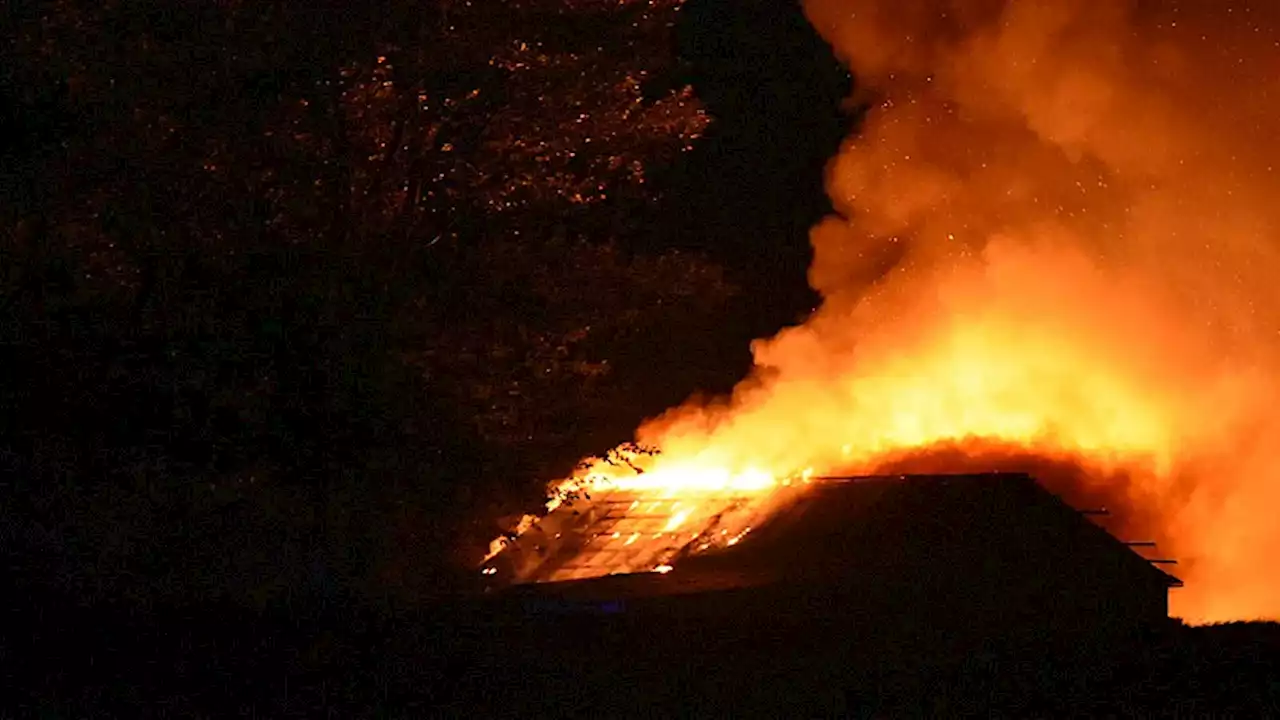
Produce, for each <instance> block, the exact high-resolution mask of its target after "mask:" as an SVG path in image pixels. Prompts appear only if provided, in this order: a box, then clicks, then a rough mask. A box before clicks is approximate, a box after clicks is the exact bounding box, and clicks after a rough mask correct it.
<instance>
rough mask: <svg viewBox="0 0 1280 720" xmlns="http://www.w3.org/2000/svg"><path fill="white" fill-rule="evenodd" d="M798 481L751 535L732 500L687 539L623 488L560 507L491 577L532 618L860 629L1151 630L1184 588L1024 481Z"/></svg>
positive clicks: (717, 503)
mask: <svg viewBox="0 0 1280 720" xmlns="http://www.w3.org/2000/svg"><path fill="white" fill-rule="evenodd" d="M792 487H794V489H788V488H787V487H784V488H782V489H781V490H780V491H779V492H780V493H781V494H785V495H787V497H786V498H783V499H780V502H783V503H785V508H784V509H782V510H780V511H777V512H773V513H771V514H770V515H769V517H768V518H767V519H765V520H764V521H763V522H762V523H761V524H760V525H759V526H758V527H753V526H752V525H743V524H742V523H743V522H754V520H752V519H751V518H750V517H749V516H750V514H751V513H750V511H749V510H748V511H746V515H745V516H744V515H741V513H742V512H743V506H744V504H743V500H742V498H735V497H733V496H732V494H729V495H723V496H720V497H716V498H711V499H706V500H704V502H703V503H701V504H700V505H699V506H698V508H699V510H698V513H697V515H696V517H695V513H693V512H689V513H687V514H686V515H685V517H684V518H683V520H682V522H681V523H680V529H683V530H684V532H678V531H676V530H674V529H673V530H667V531H665V532H664V528H666V527H668V526H670V525H671V524H672V523H671V516H670V515H669V514H664V512H663V506H664V503H666V504H667V505H670V504H672V503H673V502H677V501H671V500H665V501H664V500H654V499H652V498H651V497H650V498H641V497H638V496H637V495H636V493H634V492H623V493H618V494H616V495H613V496H606V497H603V498H600V499H596V500H594V501H588V500H586V499H583V500H581V501H579V502H577V503H567V504H565V505H564V506H562V507H560V508H557V509H556V510H555V511H553V512H552V513H551V514H550V515H548V517H547V518H546V520H544V521H543V523H544V524H545V525H546V526H547V527H545V528H543V529H539V530H533V529H531V530H530V531H528V532H526V533H525V534H524V535H522V536H521V538H520V539H519V540H517V541H516V542H514V543H512V544H511V545H510V546H509V547H508V548H507V550H506V551H505V552H503V553H499V554H498V555H497V556H495V557H494V558H492V559H491V561H490V563H491V564H490V565H489V566H488V567H489V568H490V572H492V575H491V577H493V578H494V579H495V580H499V579H500V578H504V577H505V578H507V579H509V580H510V581H513V582H515V583H517V584H516V585H515V586H514V587H512V588H510V589H509V590H508V593H510V594H512V595H514V596H516V597H520V598H523V599H524V600H525V601H526V603H528V604H527V607H531V608H534V609H537V610H546V609H548V608H551V607H555V608H558V609H560V610H572V611H584V610H588V611H597V612H599V611H608V612H612V613H617V612H625V613H627V614H629V615H640V616H651V615H653V614H657V615H660V616H664V617H672V618H684V619H698V620H699V621H706V620H712V621H714V620H715V619H717V618H721V619H729V620H732V621H733V622H734V623H740V622H742V621H743V620H744V618H748V619H749V618H753V617H754V618H757V619H759V620H760V621H763V622H767V623H770V624H773V625H778V624H779V623H781V624H784V625H785V624H786V623H788V622H789V621H796V622H803V623H811V622H813V621H815V620H817V621H819V622H823V623H825V624H827V625H828V626H831V625H836V626H839V627H841V628H842V629H843V630H844V631H849V632H853V633H854V634H858V627H859V626H860V625H861V626H863V627H867V628H871V627H874V628H875V629H876V630H877V632H883V631H886V630H892V631H895V632H896V631H900V630H904V629H906V630H912V629H919V630H922V631H925V632H928V631H936V630H942V631H945V632H947V633H948V634H949V635H950V634H953V633H954V632H955V631H956V630H959V629H965V630H971V631H975V632H978V633H979V634H982V635H985V634H987V633H989V632H994V631H999V632H1006V631H1009V630H1018V629H1026V630H1032V631H1037V632H1038V631H1039V630H1040V629H1042V628H1049V627H1052V628H1053V630H1054V632H1056V633H1061V632H1063V631H1066V632H1072V633H1077V632H1090V631H1094V630H1099V629H1124V628H1137V627H1150V626H1153V625H1156V624H1158V623H1160V622H1162V621H1164V620H1165V619H1167V616H1168V599H1167V595H1168V591H1169V589H1170V588H1171V587H1177V586H1179V585H1180V582H1179V581H1178V580H1177V579H1176V578H1174V577H1173V576H1171V575H1169V574H1167V573H1165V572H1163V571H1162V570H1161V569H1160V568H1158V567H1156V566H1155V565H1154V564H1153V562H1161V561H1159V560H1151V559H1148V558H1145V557H1143V556H1142V555H1140V554H1139V553H1138V552H1137V551H1135V549H1134V548H1133V547H1132V546H1131V545H1130V544H1126V543H1124V542H1121V541H1120V540H1118V539H1116V538H1115V537H1113V536H1112V535H1111V534H1110V533H1108V532H1107V531H1106V530H1105V529H1103V528H1102V527H1100V526H1099V524H1097V523H1095V522H1094V521H1092V520H1091V519H1090V518H1089V517H1086V516H1085V514H1084V513H1082V512H1080V511H1077V510H1076V509H1073V508H1072V507H1070V506H1069V505H1067V504H1066V503H1064V502H1063V501H1061V500H1060V499H1059V498H1058V497H1056V496H1055V495H1053V494H1051V493H1050V492H1048V491H1047V490H1045V489H1043V488H1042V487H1041V486H1040V485H1039V484H1037V483H1036V482H1035V481H1034V480H1033V479H1032V478H1031V477H1030V476H1028V475H1024V474H1004V473H991V474H975V475H934V476H923V475H914V476H886V477H860V478H825V479H814V480H812V481H811V482H808V483H804V482H802V483H800V484H798V485H796V486H792ZM686 502H687V501H686ZM677 504H678V503H677ZM575 505H577V506H578V507H575ZM746 506H747V507H750V504H749V503H748V504H746ZM666 510H667V511H668V512H670V511H671V510H673V508H671V507H667V508H666ZM674 512H675V513H676V514H677V516H679V514H680V513H681V512H682V511H681V510H680V509H679V508H674ZM735 512H737V513H739V515H738V516H737V518H736V519H734V520H728V518H730V517H731V516H733V515H734V513H735ZM686 523H687V524H686ZM547 533H550V536H549V540H548V538H547ZM655 571H656V572H655Z"/></svg>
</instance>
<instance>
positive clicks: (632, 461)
mask: <svg viewBox="0 0 1280 720" xmlns="http://www.w3.org/2000/svg"><path fill="white" fill-rule="evenodd" d="M805 7H806V11H807V13H808V15H809V17H810V19H811V20H812V21H813V23H814V25H815V27H816V28H817V29H818V30H819V32H820V33H822V34H823V36H824V37H826V38H827V39H828V40H829V41H830V42H831V43H832V45H833V46H834V47H835V49H836V51H837V53H838V54H839V56H840V57H841V58H842V59H844V60H845V61H846V62H848V63H849V64H850V66H851V67H852V68H853V70H854V71H855V73H856V74H857V75H858V78H859V88H858V89H859V92H860V93H862V94H861V95H859V96H856V97H861V98H862V99H863V100H864V101H865V102H866V103H867V107H868V110H867V113H866V116H865V118H864V120H863V122H862V123H861V126H860V128H859V129H858V131H857V132H855V133H854V134H853V135H852V136H851V137H850V139H849V140H848V141H846V143H845V144H844V146H843V147H842V148H841V150H840V152H839V154H838V155H837V157H836V158H835V159H834V160H833V161H832V163H831V165H830V167H829V169H828V176H827V186H828V190H829V193H830V195H831V198H832V201H833V205H834V207H835V209H836V213H837V214H835V215H833V216H831V217H829V218H827V219H825V220H824V221H822V222H821V223H820V224H819V225H817V226H816V227H815V228H814V229H813V232H812V235H811V239H812V243H813V247H814V261H813V265H812V268H811V270H810V277H809V279H810V283H811V284H812V285H813V287H814V288H815V289H816V290H818V291H819V292H820V293H821V294H822V296H823V304H822V306H821V307H820V308H819V309H817V310H816V311H815V313H814V314H813V315H812V316H811V317H810V318H809V319H808V320H807V321H805V322H804V323H803V324H801V325H799V326H797V327H793V328H788V329H786V330H784V331H782V332H781V333H779V334H778V335H777V336H775V337H773V338H771V339H768V340H762V341H758V342H757V343H756V344H755V345H754V346H753V353H754V356H755V364H756V370H755V372H754V373H753V375H752V377H750V378H748V379H747V380H746V381H744V382H743V383H742V384H741V385H740V386H739V387H738V388H736V389H735V391H734V392H733V394H732V395H731V396H730V397H728V398H726V399H723V400H720V401H717V402H714V403H711V404H696V403H693V404H688V405H686V406H682V407H679V408H675V409H673V410H671V411H669V412H668V413H666V414H664V415H663V416H661V417H659V418H656V419H653V420H651V421H649V422H647V423H645V424H644V425H643V426H642V427H641V428H640V429H639V430H638V431H637V441H638V442H639V443H640V444H641V445H644V446H649V447H655V448H659V449H660V450H661V454H659V455H648V454H644V453H636V452H633V451H631V450H628V449H625V448H624V449H620V450H619V451H617V453H615V455H617V456H621V457H622V458H623V459H624V460H625V462H621V463H619V462H616V458H614V459H611V460H595V461H592V462H590V463H588V464H587V465H586V466H585V467H584V468H583V470H582V471H581V472H579V473H577V474H575V475H574V477H572V478H569V479H567V480H564V481H561V482H558V483H556V484H555V485H554V486H553V488H552V491H553V492H552V499H551V501H550V502H549V504H548V510H549V511H554V510H556V508H558V507H560V505H561V504H563V503H564V502H566V501H567V500H566V497H568V496H569V494H570V493H572V492H575V491H587V492H602V493H610V492H623V493H635V494H638V495H640V496H643V497H646V498H663V499H667V500H679V502H680V509H679V510H676V509H674V507H675V506H674V505H673V506H672V508H671V510H670V516H669V519H668V520H667V522H666V525H665V529H666V530H667V531H674V530H677V529H680V528H689V529H695V530H696V531H697V534H695V535H693V536H692V537H686V538H685V540H686V541H687V542H689V543H693V542H695V541H696V542H697V545H696V547H695V548H694V549H695V550H697V549H703V548H708V547H712V546H715V545H718V544H726V543H729V542H734V543H736V542H738V540H740V539H741V538H742V537H743V535H744V534H745V533H746V532H748V531H749V529H750V526H751V523H753V522H756V520H755V519H754V518H758V517H760V516H761V515H762V514H767V513H768V512H770V511H772V509H774V508H776V507H777V506H778V505H779V504H780V500H779V499H780V498H781V497H782V496H783V495H785V494H786V493H787V492H792V491H795V490H796V489H797V488H799V489H800V491H802V490H803V487H804V482H805V481H808V480H810V479H811V478H812V477H813V476H814V475H815V474H817V475H822V474H832V473H843V472H872V471H876V470H877V469H882V468H885V467H892V466H895V464H901V463H903V462H915V463H916V465H915V467H918V468H919V467H924V468H927V469H930V470H937V471H944V470H947V469H958V468H954V465H955V464H956V463H966V462H970V463H978V464H979V465H980V464H982V463H985V462H1004V461H1000V460H999V457H1001V456H1006V457H1010V458H1022V459H1024V460H1026V459H1040V460H1043V461H1052V462H1060V463H1065V464H1070V465H1073V466H1075V467H1078V468H1080V469H1081V472H1079V473H1077V474H1075V475H1073V476H1072V478H1073V479H1072V480H1071V483H1072V484H1073V486H1072V487H1070V488H1066V490H1068V491H1072V492H1079V493H1085V494H1089V495H1090V496H1091V497H1097V498H1100V499H1102V500H1105V504H1107V505H1108V506H1112V507H1116V508H1120V509H1121V512H1120V513H1119V514H1120V515H1121V516H1122V519H1123V520H1124V521H1125V522H1129V523H1131V525H1130V526H1128V527H1113V528H1111V529H1112V530H1113V531H1115V532H1118V533H1121V534H1123V533H1124V532H1126V531H1129V532H1141V533H1143V534H1144V536H1150V537H1157V538H1159V539H1160V541H1161V551H1162V552H1163V553H1165V554H1166V555H1171V556H1173V557H1177V558H1178V559H1179V560H1180V561H1181V562H1182V564H1181V565H1180V566H1179V567H1178V571H1177V573H1178V574H1179V576H1180V577H1182V579H1183V580H1185V581H1186V587H1185V588H1183V589H1180V590H1177V591H1175V593H1174V594H1173V596H1172V608H1173V611H1174V613H1175V614H1177V615H1181V616H1183V617H1185V618H1187V619H1190V620H1199V621H1220V620H1231V619H1241V618H1256V617H1267V618H1277V617H1280V577H1273V575H1274V574H1273V573H1270V572H1269V571H1268V568H1269V567H1270V566H1271V564H1272V559H1273V558H1274V556H1275V555H1276V554H1277V552H1280V524H1277V523H1275V522H1274V521H1273V520H1272V517H1271V516H1272V513H1273V508H1274V507H1275V506H1276V503H1277V501H1280V460H1277V459H1276V457H1275V453H1274V451H1273V448H1274V447H1275V446H1276V443H1275V441H1276V440H1280V411H1278V410H1277V408H1280V291H1278V290H1277V289H1276V278H1277V277H1280V242H1278V240H1277V233H1280V202H1277V199H1278V198H1280V146H1277V145H1276V144H1275V142H1274V138H1273V128H1274V127H1275V126H1276V125H1275V123H1276V118H1277V114H1278V112H1280V81H1277V80H1276V79H1275V76H1274V73H1273V72H1272V71H1271V69H1272V68H1275V67H1280V44H1276V43H1274V42H1273V41H1272V40H1270V39H1269V38H1271V37H1274V36H1275V32H1274V31H1275V29H1276V28H1280V9H1272V8H1271V6H1261V5H1260V6H1257V7H1251V8H1248V9H1247V12H1241V13H1228V12H1225V11H1222V10H1221V9H1220V8H1219V9H1218V10H1213V9H1212V8H1209V9H1206V10H1205V12H1204V13H1201V15H1203V17H1201V16H1195V17H1192V16H1191V13H1190V11H1188V10H1186V9H1183V10H1182V11H1181V12H1182V14H1181V15H1179V14H1178V12H1179V10H1178V9H1177V8H1175V7H1173V6H1169V7H1164V6H1163V5H1162V4H1159V3H1156V4H1151V3H1146V4H1140V3H1136V2H1120V1H1110V2H1097V3H1094V2H1087V1H1085V0H1046V1H1045V2H1038V3H1016V2H1012V1H1011V0H1010V1H1009V2H1001V1H1000V0H995V1H980V0H955V1H954V2H951V3H947V4H946V7H947V8H948V10H947V11H946V12H941V11H939V10H938V9H937V4H936V3H930V2H923V1H917V0H883V1H877V0H869V1H868V2H862V3H858V5H857V7H856V8H854V7H853V6H852V5H851V4H850V3H847V2H844V1H843V0H807V1H806V4H805ZM1192 28H1194V29H1192ZM1262 30H1266V31H1265V32H1263V31H1262ZM1206 48H1212V50H1205V49H1206ZM1228 79H1230V81H1227V80H1228ZM868 90H869V91H873V92H874V94H872V92H867V91H868ZM947 448H949V449H951V450H949V451H947V452H940V450H939V449H947ZM952 451H954V452H952ZM913 457H914V458H915V460H914V461H912V460H911V458H913ZM1038 461H1039V460H1037V461H1036V462H1038ZM1009 462H1014V461H1013V460H1009ZM1019 462H1021V461H1019ZM1027 462H1032V461H1031V460H1027ZM931 463H942V464H941V465H933V464H931ZM1006 469H1008V468H1006ZM726 495H732V496H734V497H735V498H737V500H736V501H735V502H737V503H738V504H737V505H735V506H734V507H737V508H739V510H738V511H737V514H735V515H733V516H732V517H731V518H729V519H728V520H725V519H724V518H722V517H720V515H719V513H721V512H722V511H723V510H724V509H725V508H726V507H727V506H726V505H725V503H724V500H723V498H724V497H725V496H726ZM744 499H745V505H744V504H743V503H744ZM713 517H716V518H719V520H717V522H718V523H719V524H717V525H715V526H714V527H713V526H712V525H710V524H709V523H710V518H713ZM1126 518H1127V519H1126ZM526 529H527V526H526ZM1126 539H1128V538H1126ZM637 545H639V543H637ZM671 557H672V556H671V555H669V554H668V555H666V556H663V557H661V558H660V560H659V561H657V562H658V564H657V565H656V566H654V565H652V564H651V565H649V567H653V568H654V569H655V570H656V571H658V572H663V570H661V569H660V568H669V567H670V564H671Z"/></svg>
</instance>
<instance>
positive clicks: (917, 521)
mask: <svg viewBox="0 0 1280 720" xmlns="http://www.w3.org/2000/svg"><path fill="white" fill-rule="evenodd" d="M922 563H928V564H931V566H932V567H933V568H934V569H933V570H929V571H919V572H936V569H937V567H939V566H942V567H948V568H956V569H957V571H959V569H966V570H965V571H966V572H973V573H979V574H984V575H989V574H990V573H993V572H1004V571H1007V570H1001V569H1000V567H1006V568H1012V567H1014V566H1018V567H1025V566H1028V565H1030V566H1036V567H1043V568H1045V570H1044V572H1045V573H1048V574H1057V575H1063V574H1073V575H1078V576H1079V577H1080V581H1081V582H1097V580H1096V579H1092V580H1091V579H1090V578H1093V577H1095V576H1094V575H1089V574H1088V573H1089V572H1094V571H1098V572H1101V571H1100V570H1098V568H1099V566H1100V565H1105V566H1106V570H1105V571H1106V572H1107V573H1111V576H1118V577H1124V578H1127V579H1128V580H1131V581H1133V582H1146V583H1151V584H1153V585H1155V584H1158V585H1161V586H1165V587H1167V586H1172V585H1177V584H1179V583H1178V580H1177V579H1176V578H1174V577H1172V576H1170V575H1168V574H1166V573H1165V572H1163V571H1162V570H1160V569H1159V568H1157V567H1155V566H1154V565H1152V564H1151V562H1150V561H1148V560H1147V559H1145V558H1143V557H1142V556H1140V555H1138V554H1137V553H1136V552H1135V551H1134V550H1133V549H1132V548H1131V547H1129V546H1127V545H1126V544H1125V543H1123V542H1121V541H1120V540H1117V539H1116V538H1115V537H1113V536H1112V535H1111V534H1109V533H1108V532H1107V531H1106V530H1104V529H1103V528H1101V527H1099V526H1098V525H1097V524H1095V523H1094V522H1092V521H1091V520H1090V519H1089V518H1087V517H1086V516H1084V515H1082V514H1081V513H1080V512H1078V511H1076V510H1075V509H1073V508H1071V507H1070V506H1068V505H1067V504H1066V503H1064V502H1063V501H1061V500H1060V499H1059V498H1058V497H1056V496H1055V495H1053V494H1052V493H1050V492H1048V491H1047V490H1045V489H1044V488H1042V487H1041V486H1040V485H1039V484H1037V483H1036V482H1035V480H1034V479H1033V478H1032V477H1030V476H1029V475H1025V474H1009V473H989V474H970V475H906V476H888V477H885V476H879V477H858V478H825V479H823V480H822V481H821V482H815V483H813V484H812V485H811V486H808V487H807V488H806V489H805V491H804V492H803V493H800V494H798V495H797V497H796V499H795V500H794V502H793V504H792V505H791V506H790V507H787V508H784V509H782V510H781V511H779V512H776V513H774V514H773V515H772V516H771V517H770V519H769V520H768V521H767V522H765V523H763V524H761V525H760V526H759V527H758V528H756V529H755V530H754V531H753V532H751V533H750V534H749V535H746V536H745V537H743V539H742V541H741V542H740V543H737V544H735V545H733V546H731V547H725V548H722V549H719V550H714V551H711V552H706V553H703V554H688V550H687V549H686V551H685V554H683V555H682V556H677V557H676V558H675V560H673V561H672V563H671V564H672V565H674V566H675V569H674V570H673V571H672V572H670V573H667V574H657V573H648V572H645V573H637V574H631V575H614V576H610V577H606V578H598V579H591V580H577V581H573V582H553V583H545V584H542V585H540V586H538V587H537V589H533V588H527V589H526V590H525V591H526V592H535V593H548V594H559V595H567V596H582V597H589V596H594V595H597V594H598V595H600V596H601V597H605V596H610V597H617V596H651V595H663V594H681V593H696V592H704V591H712V590H721V589H728V588H745V587H751V586H757V585H763V584H771V583H776V582H779V581H784V580H785V581H786V582H788V583H796V582H828V581H830V579H831V578H833V577H839V576H845V577H848V576H858V577H862V578H866V577H873V576H874V577H877V578H887V577H892V576H900V575H902V573H903V572H906V571H907V570H906V569H908V568H912V567H920V566H921V564H922ZM1001 563H1004V565H1001ZM997 566H1000V567H997ZM1082 568H1084V572H1085V574H1083V575H1081V574H1080V573H1081V572H1082ZM1037 572H1038V571H1037Z"/></svg>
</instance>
